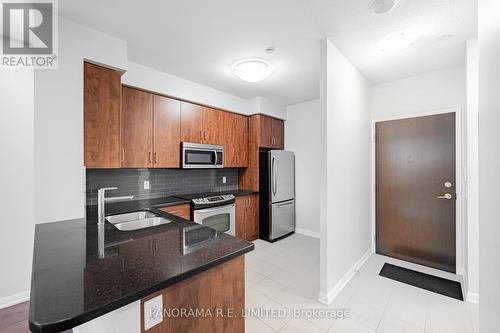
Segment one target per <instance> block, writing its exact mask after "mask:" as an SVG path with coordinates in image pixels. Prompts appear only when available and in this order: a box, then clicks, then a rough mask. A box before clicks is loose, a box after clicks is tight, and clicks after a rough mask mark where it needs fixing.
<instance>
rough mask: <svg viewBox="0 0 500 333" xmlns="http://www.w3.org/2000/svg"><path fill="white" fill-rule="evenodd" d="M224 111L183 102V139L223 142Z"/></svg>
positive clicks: (209, 142)
mask: <svg viewBox="0 0 500 333" xmlns="http://www.w3.org/2000/svg"><path fill="white" fill-rule="evenodd" d="M223 135H224V112H223V111H219V110H215V109H211V108H207V107H204V106H201V105H196V104H192V103H188V102H181V141H185V142H195V143H206V144H212V145H220V144H223V139H224V136H223Z"/></svg>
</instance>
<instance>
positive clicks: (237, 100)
mask: <svg viewBox="0 0 500 333" xmlns="http://www.w3.org/2000/svg"><path fill="white" fill-rule="evenodd" d="M122 83H123V84H127V85H130V86H134V87H138V88H142V89H146V90H150V91H154V92H157V93H160V94H164V95H168V96H172V97H176V98H179V99H183V100H186V101H191V102H194V103H199V104H203V105H207V106H211V107H215V108H218V109H222V110H227V111H231V112H236V113H241V114H244V115H251V114H255V113H262V114H267V115H269V116H273V117H276V118H280V119H286V108H285V107H283V106H281V105H278V104H276V103H274V102H273V101H270V100H268V99H266V98H262V97H256V98H253V99H251V100H248V99H245V98H241V97H237V96H233V95H230V94H227V93H225V92H222V91H219V90H217V89H213V88H210V87H207V86H204V85H201V84H199V83H196V82H193V81H189V80H185V79H182V78H180V77H177V76H174V75H171V74H168V73H164V72H160V71H158V70H156V69H153V68H150V67H147V66H144V65H141V64H137V63H134V62H131V61H129V62H128V68H127V72H126V73H125V74H124V75H123V77H122Z"/></svg>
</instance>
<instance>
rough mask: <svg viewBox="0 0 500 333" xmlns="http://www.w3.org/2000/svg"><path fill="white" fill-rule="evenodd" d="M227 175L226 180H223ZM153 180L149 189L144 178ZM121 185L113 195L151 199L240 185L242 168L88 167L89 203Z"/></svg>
mask: <svg viewBox="0 0 500 333" xmlns="http://www.w3.org/2000/svg"><path fill="white" fill-rule="evenodd" d="M222 177H226V183H225V184H224V183H223V182H222ZM147 180H149V189H148V190H145V189H144V181H147ZM113 186H116V187H118V190H116V191H112V192H110V193H109V196H124V195H133V196H134V200H135V199H150V198H160V197H166V196H172V195H176V194H189V193H201V192H215V191H231V190H237V189H238V169H205V170H203V169H200V170H183V169H88V170H87V171H86V198H87V205H95V204H97V190H99V189H100V188H102V187H113Z"/></svg>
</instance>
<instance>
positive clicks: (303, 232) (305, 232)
mask: <svg viewBox="0 0 500 333" xmlns="http://www.w3.org/2000/svg"><path fill="white" fill-rule="evenodd" d="M295 232H296V233H298V234H301V235H304V236H309V237H314V238H318V239H319V232H312V231H309V230H307V229H301V228H295Z"/></svg>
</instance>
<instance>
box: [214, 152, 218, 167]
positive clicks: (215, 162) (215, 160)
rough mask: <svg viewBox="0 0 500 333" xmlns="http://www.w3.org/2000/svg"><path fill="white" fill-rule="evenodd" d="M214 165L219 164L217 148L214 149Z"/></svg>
mask: <svg viewBox="0 0 500 333" xmlns="http://www.w3.org/2000/svg"><path fill="white" fill-rule="evenodd" d="M214 166H217V150H214Z"/></svg>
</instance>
